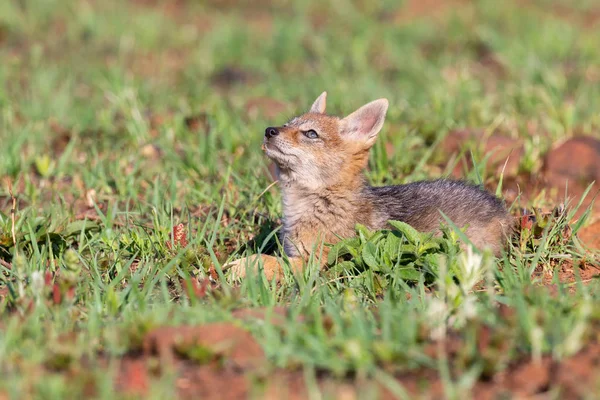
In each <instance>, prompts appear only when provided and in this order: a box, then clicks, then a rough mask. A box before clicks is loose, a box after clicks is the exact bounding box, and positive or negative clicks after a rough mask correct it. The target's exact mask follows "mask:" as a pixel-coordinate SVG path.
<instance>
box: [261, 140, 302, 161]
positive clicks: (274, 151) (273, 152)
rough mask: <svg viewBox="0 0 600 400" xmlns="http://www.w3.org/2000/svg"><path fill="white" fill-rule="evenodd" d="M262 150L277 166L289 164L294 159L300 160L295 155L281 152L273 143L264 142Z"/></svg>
mask: <svg viewBox="0 0 600 400" xmlns="http://www.w3.org/2000/svg"><path fill="white" fill-rule="evenodd" d="M262 149H263V151H264V152H265V155H266V156H267V157H269V158H270V159H271V160H273V161H275V162H276V163H277V164H280V165H283V164H288V163H290V162H291V161H292V160H293V159H295V158H298V157H297V156H296V155H294V154H289V153H286V152H285V151H283V150H281V148H280V147H278V146H277V145H276V144H274V143H272V142H267V141H265V142H263V145H262Z"/></svg>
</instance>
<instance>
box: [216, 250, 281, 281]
mask: <svg viewBox="0 0 600 400" xmlns="http://www.w3.org/2000/svg"><path fill="white" fill-rule="evenodd" d="M259 259H261V260H262V265H263V270H264V272H265V277H266V278H267V279H268V280H272V279H273V278H275V279H276V280H280V279H281V277H282V276H283V270H282V268H281V265H279V262H278V261H277V258H276V257H273V256H268V255H265V254H254V255H251V256H249V257H244V258H241V259H239V260H235V261H232V262H230V263H228V264H226V265H225V268H226V269H230V270H231V277H232V278H233V279H239V278H245V277H246V273H247V272H248V271H251V272H255V273H256V272H257V271H258V270H259V266H260V260H259Z"/></svg>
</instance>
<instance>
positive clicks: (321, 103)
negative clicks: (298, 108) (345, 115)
mask: <svg viewBox="0 0 600 400" xmlns="http://www.w3.org/2000/svg"><path fill="white" fill-rule="evenodd" d="M326 105H327V92H323V93H321V95H320V96H319V97H317V99H316V100H315V102H314V103H313V105H312V106H310V111H309V112H311V113H319V114H323V113H324V112H325V106H326Z"/></svg>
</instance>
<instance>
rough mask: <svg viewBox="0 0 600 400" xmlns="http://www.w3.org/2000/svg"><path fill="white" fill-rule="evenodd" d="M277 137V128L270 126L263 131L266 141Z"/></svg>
mask: <svg viewBox="0 0 600 400" xmlns="http://www.w3.org/2000/svg"><path fill="white" fill-rule="evenodd" d="M277 135H279V131H278V130H277V128H273V127H272V126H270V127H268V128H267V129H265V137H266V138H267V139H268V138H270V137H273V136H277Z"/></svg>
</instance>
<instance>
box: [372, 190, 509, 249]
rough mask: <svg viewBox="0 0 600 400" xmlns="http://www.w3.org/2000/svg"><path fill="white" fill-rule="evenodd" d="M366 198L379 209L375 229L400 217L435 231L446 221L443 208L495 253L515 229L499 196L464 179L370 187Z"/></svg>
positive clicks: (421, 227) (472, 235) (423, 229)
mask: <svg viewBox="0 0 600 400" xmlns="http://www.w3.org/2000/svg"><path fill="white" fill-rule="evenodd" d="M365 197H366V198H367V199H369V200H370V202H371V203H372V204H373V209H374V210H376V214H377V215H376V221H375V225H376V226H374V228H383V227H384V226H385V225H386V223H387V221H388V220H398V221H404V222H406V223H408V224H410V225H411V226H413V227H414V228H416V229H418V230H420V231H423V232H435V231H438V230H439V227H440V222H444V218H443V217H442V215H441V213H440V211H441V212H442V213H444V214H445V215H446V216H447V217H448V218H450V220H452V222H453V223H454V224H456V225H457V226H458V227H460V228H463V227H467V230H466V233H467V236H468V237H469V239H470V240H471V241H472V242H473V244H475V245H476V246H477V247H490V248H491V249H492V250H493V251H494V253H496V254H498V253H499V252H500V249H501V248H502V246H503V245H504V243H505V241H506V238H507V237H508V236H509V234H510V232H511V230H512V218H511V217H510V215H509V213H508V211H507V210H506V207H505V206H504V204H503V202H502V201H501V200H500V199H498V198H497V197H496V196H494V195H492V194H491V193H489V192H487V191H486V190H484V189H483V188H481V187H479V186H475V185H471V184H468V183H465V182H461V181H452V180H436V181H424V182H415V183H410V184H406V185H396V186H384V187H367V188H365Z"/></svg>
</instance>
